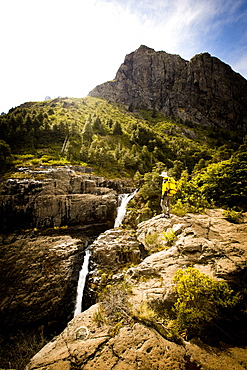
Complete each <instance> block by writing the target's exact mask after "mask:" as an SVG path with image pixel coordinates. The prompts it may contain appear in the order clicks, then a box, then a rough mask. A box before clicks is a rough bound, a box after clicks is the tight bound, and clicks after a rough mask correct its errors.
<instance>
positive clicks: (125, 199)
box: [114, 190, 137, 227]
mask: <svg viewBox="0 0 247 370" xmlns="http://www.w3.org/2000/svg"><path fill="white" fill-rule="evenodd" d="M136 192H137V190H135V191H134V192H133V193H131V194H120V195H119V198H118V201H119V203H120V206H119V207H118V209H117V217H116V220H115V224H114V227H119V226H120V225H121V223H122V221H123V218H124V216H125V213H126V207H127V204H128V203H129V201H130V200H131V199H132V198H134V196H135V194H136Z"/></svg>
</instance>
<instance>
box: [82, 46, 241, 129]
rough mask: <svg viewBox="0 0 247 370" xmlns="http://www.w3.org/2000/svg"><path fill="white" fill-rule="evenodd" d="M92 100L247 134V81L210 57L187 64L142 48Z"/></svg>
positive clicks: (201, 55) (193, 59)
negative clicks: (137, 108)
mask: <svg viewBox="0 0 247 370" xmlns="http://www.w3.org/2000/svg"><path fill="white" fill-rule="evenodd" d="M89 95H90V96H93V97H102V98H105V99H107V100H108V101H112V102H116V103H120V104H125V105H127V106H129V105H132V106H136V107H140V106H141V107H145V108H148V109H153V108H155V109H157V110H159V111H161V112H162V113H164V114H165V115H166V116H172V117H177V118H179V119H182V120H183V121H192V122H195V123H198V124H202V125H208V126H219V127H222V128H227V129H242V130H247V81H246V80H245V79H244V78H243V77H242V76H241V75H239V74H238V73H236V72H234V71H233V70H232V69H231V67H230V66H228V65H227V64H225V63H223V62H222V61H221V60H219V59H218V58H216V57H212V56H211V55H210V54H209V53H207V52H205V53H201V54H198V55H195V56H194V57H193V58H192V59H191V60H190V62H188V61H186V60H184V59H182V58H181V57H180V56H179V55H173V54H168V53H166V52H164V51H162V52H161V51H159V52H156V51H155V50H154V49H151V48H149V47H147V46H145V45H141V46H140V47H139V48H138V49H137V50H135V52H132V53H130V54H128V55H126V57H125V60H124V63H123V64H122V65H121V66H120V68H119V69H118V71H117V74H116V77H115V79H114V81H111V82H107V83H104V84H102V85H99V86H97V87H96V88H95V89H93V90H92V91H90V93H89Z"/></svg>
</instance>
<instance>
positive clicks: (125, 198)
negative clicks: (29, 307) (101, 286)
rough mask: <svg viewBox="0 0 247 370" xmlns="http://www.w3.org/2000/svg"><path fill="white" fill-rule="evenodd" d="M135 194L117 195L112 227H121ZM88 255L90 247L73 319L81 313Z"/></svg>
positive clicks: (87, 254)
mask: <svg viewBox="0 0 247 370" xmlns="http://www.w3.org/2000/svg"><path fill="white" fill-rule="evenodd" d="M136 192H137V190H135V191H134V192H133V193H131V194H120V195H119V197H118V202H119V203H120V205H119V207H118V209H117V217H116V219H115V224H114V227H119V226H120V225H121V223H122V221H123V218H124V216H125V213H126V207H127V204H128V203H129V201H130V200H131V199H132V198H133V197H134V196H135V194H136ZM90 255H91V252H90V246H89V247H87V249H86V250H85V256H84V261H83V265H82V268H81V271H80V275H79V280H78V285H77V295H76V305H75V311H74V317H75V316H77V315H79V313H81V306H82V298H83V291H84V287H85V283H86V277H87V274H88V265H89V259H90Z"/></svg>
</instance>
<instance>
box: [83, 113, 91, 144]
mask: <svg viewBox="0 0 247 370" xmlns="http://www.w3.org/2000/svg"><path fill="white" fill-rule="evenodd" d="M92 138H93V126H92V119H91V116H90V115H89V116H88V118H87V120H86V123H85V125H84V127H83V131H82V141H83V145H85V146H90V144H91V142H92Z"/></svg>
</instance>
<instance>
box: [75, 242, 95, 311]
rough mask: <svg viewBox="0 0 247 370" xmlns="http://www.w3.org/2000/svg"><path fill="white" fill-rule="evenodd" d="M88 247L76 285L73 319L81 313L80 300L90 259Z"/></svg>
mask: <svg viewBox="0 0 247 370" xmlns="http://www.w3.org/2000/svg"><path fill="white" fill-rule="evenodd" d="M90 254H91V252H90V247H87V249H86V250H85V256H84V261H83V265H82V268H81V271H80V275H79V280H78V285H77V295H76V305H75V311H74V317H75V316H76V315H79V313H81V305H82V298H83V291H84V287H85V283H86V277H87V274H88V264H89V258H90Z"/></svg>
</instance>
